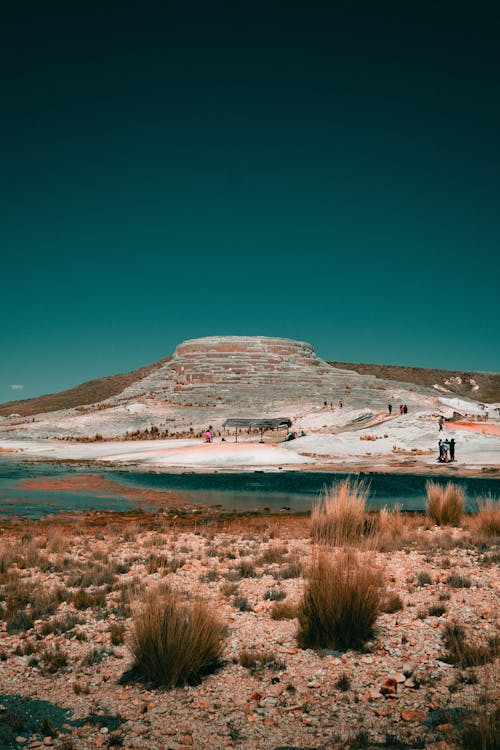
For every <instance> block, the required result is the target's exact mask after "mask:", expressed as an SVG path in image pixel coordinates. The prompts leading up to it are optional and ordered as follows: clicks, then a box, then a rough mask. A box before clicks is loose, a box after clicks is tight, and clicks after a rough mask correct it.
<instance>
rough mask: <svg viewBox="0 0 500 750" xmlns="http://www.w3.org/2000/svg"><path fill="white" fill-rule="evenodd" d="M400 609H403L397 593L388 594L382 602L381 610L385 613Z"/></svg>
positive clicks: (390, 613) (388, 613)
mask: <svg viewBox="0 0 500 750" xmlns="http://www.w3.org/2000/svg"><path fill="white" fill-rule="evenodd" d="M402 609H404V604H403V600H402V599H401V597H400V596H399V594H388V595H387V596H386V597H385V599H384V601H383V603H382V612H385V613H386V614H387V615H392V614H393V613H394V612H400V611H401V610H402Z"/></svg>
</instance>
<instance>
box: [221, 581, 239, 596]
mask: <svg viewBox="0 0 500 750" xmlns="http://www.w3.org/2000/svg"><path fill="white" fill-rule="evenodd" d="M238 589H239V586H238V584H237V583H231V582H230V581H226V583H223V584H222V586H221V587H220V591H221V594H223V595H224V596H227V597H228V598H229V597H230V596H235V595H236V594H237V593H238Z"/></svg>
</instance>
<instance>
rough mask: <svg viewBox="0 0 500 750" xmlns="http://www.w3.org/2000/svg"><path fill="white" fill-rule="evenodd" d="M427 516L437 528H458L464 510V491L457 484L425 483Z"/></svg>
mask: <svg viewBox="0 0 500 750" xmlns="http://www.w3.org/2000/svg"><path fill="white" fill-rule="evenodd" d="M425 489H426V492H427V515H428V516H429V518H430V519H431V520H432V521H433V522H434V523H435V524H436V525H437V526H459V525H460V522H461V521H462V514H463V509H464V491H463V489H462V487H460V485H458V484H453V482H448V484H447V485H446V486H445V487H443V486H442V485H441V484H438V483H437V482H426V484H425Z"/></svg>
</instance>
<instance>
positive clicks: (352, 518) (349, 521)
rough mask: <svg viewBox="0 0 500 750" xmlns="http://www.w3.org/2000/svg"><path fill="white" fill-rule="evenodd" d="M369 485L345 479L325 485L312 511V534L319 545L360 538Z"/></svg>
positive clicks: (347, 542) (340, 543)
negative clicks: (329, 485) (328, 485)
mask: <svg viewBox="0 0 500 750" xmlns="http://www.w3.org/2000/svg"><path fill="white" fill-rule="evenodd" d="M368 493H369V488H368V486H367V485H366V484H365V483H364V482H360V481H357V480H356V481H351V480H350V479H344V480H343V481H342V482H334V483H333V484H332V486H331V487H330V488H327V487H325V489H324V490H323V491H322V492H321V494H320V495H319V497H318V498H317V500H316V501H315V502H314V504H313V508H312V511H311V537H312V539H313V540H314V541H315V542H317V543H318V544H324V545H331V546H333V547H341V546H344V545H346V544H352V543H353V542H357V541H359V540H360V539H361V538H362V536H363V532H364V529H365V506H366V500H367V498H368Z"/></svg>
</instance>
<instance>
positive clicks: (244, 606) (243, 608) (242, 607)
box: [233, 594, 252, 612]
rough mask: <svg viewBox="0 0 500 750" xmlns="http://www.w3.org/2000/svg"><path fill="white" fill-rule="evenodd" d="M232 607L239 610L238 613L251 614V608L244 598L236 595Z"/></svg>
mask: <svg viewBox="0 0 500 750" xmlns="http://www.w3.org/2000/svg"><path fill="white" fill-rule="evenodd" d="M233 607H234V608H235V609H239V611H240V612H251V611H252V607H251V606H250V602H249V601H248V599H247V598H246V596H240V595H239V594H237V595H236V596H235V597H234V599H233Z"/></svg>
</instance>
